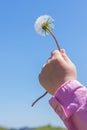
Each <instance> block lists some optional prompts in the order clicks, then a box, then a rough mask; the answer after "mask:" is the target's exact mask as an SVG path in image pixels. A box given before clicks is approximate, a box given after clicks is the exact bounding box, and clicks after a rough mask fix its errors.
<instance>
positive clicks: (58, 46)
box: [32, 26, 60, 107]
mask: <svg viewBox="0 0 87 130" xmlns="http://www.w3.org/2000/svg"><path fill="white" fill-rule="evenodd" d="M45 29H46V30H47V31H48V32H49V33H50V34H51V36H52V37H53V39H54V40H55V42H56V45H57V48H58V50H59V51H60V45H59V43H58V41H57V39H56V37H55V35H54V34H53V33H52V32H51V31H50V29H49V28H48V27H47V26H45ZM47 93H48V92H47V91H46V92H45V93H44V94H43V95H42V96H40V97H39V98H37V99H36V100H35V101H34V102H33V103H32V107H33V106H34V105H35V104H36V103H37V102H38V101H39V100H40V99H41V98H43V97H44V96H45V95H46V94H47Z"/></svg>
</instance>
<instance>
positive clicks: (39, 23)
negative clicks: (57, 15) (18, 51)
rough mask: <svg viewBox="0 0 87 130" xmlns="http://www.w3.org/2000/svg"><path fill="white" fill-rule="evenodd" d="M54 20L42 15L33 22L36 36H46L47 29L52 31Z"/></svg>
mask: <svg viewBox="0 0 87 130" xmlns="http://www.w3.org/2000/svg"><path fill="white" fill-rule="evenodd" d="M53 22H54V19H53V18H52V17H51V16H49V15H42V16H40V17H39V18H37V20H36V22H35V25H34V27H35V30H36V32H37V33H38V34H40V35H42V36H45V35H46V34H48V31H47V28H48V29H49V30H52V29H54V26H53Z"/></svg>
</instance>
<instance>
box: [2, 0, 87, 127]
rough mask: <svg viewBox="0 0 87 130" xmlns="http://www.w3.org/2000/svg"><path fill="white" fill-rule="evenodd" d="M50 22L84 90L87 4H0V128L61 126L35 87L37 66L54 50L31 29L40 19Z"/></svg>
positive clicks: (48, 0) (37, 0)
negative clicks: (38, 100)
mask: <svg viewBox="0 0 87 130" xmlns="http://www.w3.org/2000/svg"><path fill="white" fill-rule="evenodd" d="M44 14H48V15H50V16H51V17H53V18H54V20H55V30H54V33H55V35H56V37H57V39H58V41H59V43H60V45H61V48H64V49H65V50H66V52H67V54H68V55H69V57H70V58H71V59H72V61H73V62H74V63H75V64H76V66H77V71H78V80H79V81H80V82H81V83H83V84H84V85H87V0H72V1H70V0H0V126H7V127H17V128H18V127H21V126H29V127H36V126H39V125H41V126H42V125H46V124H52V125H56V126H64V125H63V123H62V121H61V120H60V119H59V117H58V116H57V115H56V114H55V113H54V111H53V110H52V109H51V107H50V106H49V104H48V100H49V98H50V97H51V96H50V95H47V96H46V97H44V99H42V100H41V101H40V102H38V103H37V104H36V106H35V107H34V108H32V107H31V104H32V102H33V101H34V99H36V98H37V97H38V96H40V95H41V94H43V93H44V92H45V90H44V89H43V88H42V87H41V86H40V84H39V82H38V74H39V72H40V71H41V67H42V65H43V64H44V63H45V62H46V61H47V59H48V57H50V52H51V51H52V50H53V49H57V48H56V45H55V43H54V41H53V39H52V38H51V36H47V37H41V36H39V35H38V34H37V33H36V32H35V30H34V22H35V20H36V18H37V17H39V16H40V15H44Z"/></svg>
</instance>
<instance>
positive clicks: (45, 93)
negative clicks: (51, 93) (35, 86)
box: [32, 91, 48, 107]
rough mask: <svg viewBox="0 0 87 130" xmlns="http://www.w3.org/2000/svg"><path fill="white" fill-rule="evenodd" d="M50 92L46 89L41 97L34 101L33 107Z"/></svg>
mask: <svg viewBox="0 0 87 130" xmlns="http://www.w3.org/2000/svg"><path fill="white" fill-rule="evenodd" d="M47 93H48V92H47V91H46V92H45V93H44V94H43V95H42V96H40V97H39V98H37V99H36V100H35V101H34V102H33V103H32V107H33V106H34V105H35V104H36V103H37V102H38V101H39V100H40V99H41V98H43V97H44V96H45V95H46V94H47Z"/></svg>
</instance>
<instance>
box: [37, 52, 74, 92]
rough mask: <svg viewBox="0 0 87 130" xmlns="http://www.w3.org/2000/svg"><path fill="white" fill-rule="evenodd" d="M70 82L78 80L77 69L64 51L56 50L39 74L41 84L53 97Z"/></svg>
mask: <svg viewBox="0 0 87 130" xmlns="http://www.w3.org/2000/svg"><path fill="white" fill-rule="evenodd" d="M68 80H76V67H75V65H74V64H73V63H72V62H71V60H70V59H69V58H68V56H67V55H66V53H65V51H64V50H61V51H58V50H55V51H53V52H52V56H51V58H49V59H48V61H47V63H46V64H45V65H44V67H43V68H42V71H41V73H40V74H39V81H40V84H41V85H42V86H43V87H44V88H45V89H46V91H47V92H49V93H50V94H52V95H53V94H54V93H55V91H56V90H57V88H58V87H60V86H61V85H62V84H63V83H64V82H66V81H68Z"/></svg>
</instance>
